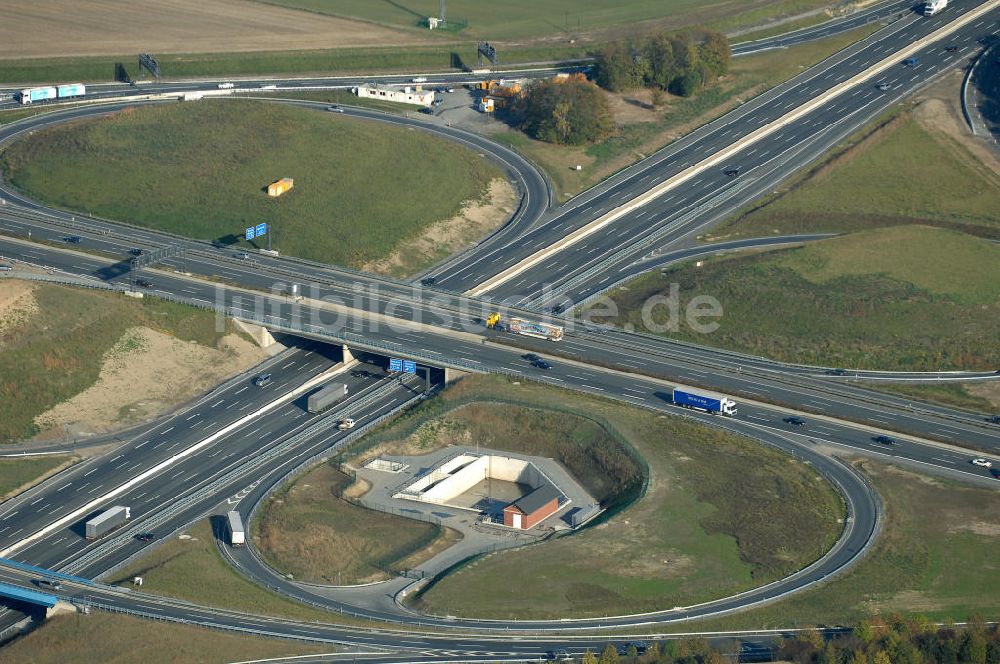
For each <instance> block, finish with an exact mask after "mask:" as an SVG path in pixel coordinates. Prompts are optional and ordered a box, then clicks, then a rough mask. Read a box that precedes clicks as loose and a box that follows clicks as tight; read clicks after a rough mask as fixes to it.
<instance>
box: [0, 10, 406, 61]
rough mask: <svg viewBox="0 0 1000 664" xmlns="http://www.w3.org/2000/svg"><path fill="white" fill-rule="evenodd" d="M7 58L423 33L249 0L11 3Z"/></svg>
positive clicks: (295, 44)
mask: <svg viewBox="0 0 1000 664" xmlns="http://www.w3.org/2000/svg"><path fill="white" fill-rule="evenodd" d="M6 5H7V6H6V7H5V8H4V10H3V20H2V21H0V58H7V59H10V58H38V57H59V56H81V55H118V54H125V53H129V54H131V53H160V54H162V53H209V52H234V51H235V52H238V51H276V50H295V49H303V50H305V49H327V48H338V47H345V46H376V45H383V46H384V45H389V44H402V43H408V44H413V43H417V42H419V40H420V39H421V38H420V35H419V34H414V33H407V32H401V31H395V30H392V29H390V28H384V27H381V26H378V25H373V24H370V23H363V22H358V21H349V20H345V19H340V18H333V17H330V16H321V15H318V14H311V13H308V12H303V11H296V10H291V9H284V8H281V7H273V6H270V5H266V4H262V3H256V2H250V1H248V0H210V1H208V2H206V1H204V0H129V1H128V2H123V1H121V0H86V1H81V0H32V1H31V2H18V3H6Z"/></svg>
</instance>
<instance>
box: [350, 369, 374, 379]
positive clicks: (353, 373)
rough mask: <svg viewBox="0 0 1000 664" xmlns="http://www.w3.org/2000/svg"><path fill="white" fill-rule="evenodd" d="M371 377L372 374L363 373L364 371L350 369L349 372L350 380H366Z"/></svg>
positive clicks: (368, 372)
mask: <svg viewBox="0 0 1000 664" xmlns="http://www.w3.org/2000/svg"><path fill="white" fill-rule="evenodd" d="M371 375H372V374H371V372H370V371H365V370H364V369H352V370H351V378H368V376H371Z"/></svg>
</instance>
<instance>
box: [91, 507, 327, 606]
mask: <svg viewBox="0 0 1000 664" xmlns="http://www.w3.org/2000/svg"><path fill="white" fill-rule="evenodd" d="M185 532H186V533H187V534H189V535H190V536H191V538H190V539H186V540H182V539H177V538H175V539H172V540H170V541H169V542H164V543H163V544H161V545H159V546H158V547H156V548H155V549H153V550H152V551H150V553H148V554H146V555H145V556H143V557H142V558H140V559H139V560H137V561H135V562H134V563H132V564H131V565H130V566H128V567H127V568H125V569H124V570H120V571H118V572H115V573H114V574H113V575H111V576H110V577H109V578H108V583H111V584H121V585H128V586H131V581H132V578H133V577H134V576H136V575H139V576H142V579H143V584H142V591H143V592H147V593H152V594H154V595H168V596H170V597H177V598H179V599H186V600H189V601H191V602H197V603H199V604H204V605H207V606H215V607H219V608H223V609H235V610H237V611H245V612H247V613H256V614H261V615H274V616H282V617H285V618H294V619H297V620H319V621H324V622H333V615H332V614H330V613H327V612H326V611H321V610H320V609H314V608H312V607H309V606H306V605H304V604H299V603H298V602H294V601H292V600H290V599H286V598H284V597H282V596H280V595H276V594H274V593H272V592H270V591H268V590H266V589H264V588H262V587H260V586H258V585H257V584H255V583H253V582H252V581H248V580H247V579H245V578H244V577H243V576H241V575H240V574H239V572H237V571H235V570H234V569H233V568H232V567H230V566H229V565H228V564H227V563H226V562H225V561H224V560H222V556H220V555H219V551H218V549H217V548H216V545H215V538H214V536H213V534H212V526H211V523H210V522H209V521H207V520H206V521H200V522H198V523H197V524H195V525H194V526H192V527H190V528H188V529H187V530H186V531H185Z"/></svg>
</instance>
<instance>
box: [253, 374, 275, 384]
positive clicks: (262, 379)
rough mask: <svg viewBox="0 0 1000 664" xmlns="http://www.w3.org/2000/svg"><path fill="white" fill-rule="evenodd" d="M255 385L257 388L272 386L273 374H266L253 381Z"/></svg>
mask: <svg viewBox="0 0 1000 664" xmlns="http://www.w3.org/2000/svg"><path fill="white" fill-rule="evenodd" d="M253 384H254V385H256V386H257V387H266V386H268V385H270V384H271V374H269V373H265V374H261V375H259V376H257V377H256V378H254V379H253Z"/></svg>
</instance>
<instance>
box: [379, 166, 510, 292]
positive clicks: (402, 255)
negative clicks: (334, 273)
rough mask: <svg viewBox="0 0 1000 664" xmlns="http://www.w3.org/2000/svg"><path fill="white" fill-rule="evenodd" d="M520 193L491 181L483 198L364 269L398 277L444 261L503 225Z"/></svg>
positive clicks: (508, 185) (496, 180)
mask: <svg viewBox="0 0 1000 664" xmlns="http://www.w3.org/2000/svg"><path fill="white" fill-rule="evenodd" d="M516 203H517V194H516V193H515V192H514V188H513V187H511V185H510V183H509V182H508V181H507V180H504V179H501V178H496V179H494V180H493V181H492V182H490V185H489V190H488V191H487V194H486V196H485V197H484V200H481V201H468V202H467V203H466V204H465V206H464V207H463V208H462V210H461V212H459V213H458V214H457V215H455V216H454V217H452V218H451V219H446V220H444V221H441V222H438V223H436V224H433V225H432V226H430V227H428V228H427V229H426V230H424V231H423V232H422V233H421V234H420V235H418V236H417V237H416V238H415V239H413V240H409V241H407V242H406V250H405V251H403V250H396V251H393V252H392V253H391V254H389V256H388V257H386V258H383V259H381V260H378V261H372V262H370V263H368V264H366V265H364V266H363V267H362V268H361V269H362V270H365V271H366V272H375V273H377V274H388V275H392V276H397V277H406V276H410V275H411V274H412V273H413V270H414V268H415V266H417V265H426V264H427V263H428V262H433V261H435V260H441V259H443V258H446V257H447V256H448V255H450V254H452V253H454V252H456V251H458V250H459V249H463V248H465V247H466V246H468V245H470V244H473V243H475V242H477V241H479V240H480V239H482V238H483V237H484V236H486V235H487V234H488V233H490V232H491V231H493V230H496V229H497V228H499V227H500V226H502V225H503V224H504V223H505V222H506V221H507V220H508V219H509V218H510V215H511V214H512V213H513V211H514V206H515V204H516Z"/></svg>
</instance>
